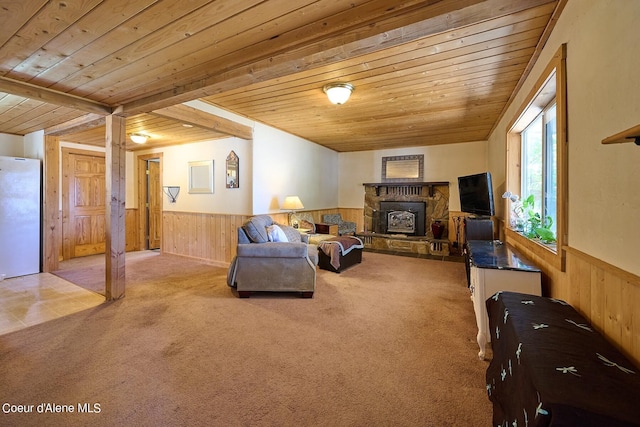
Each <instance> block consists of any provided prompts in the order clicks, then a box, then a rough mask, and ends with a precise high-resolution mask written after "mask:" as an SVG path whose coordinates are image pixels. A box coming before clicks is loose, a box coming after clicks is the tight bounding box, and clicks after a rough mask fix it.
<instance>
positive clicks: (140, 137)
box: [129, 133, 149, 144]
mask: <svg viewBox="0 0 640 427" xmlns="http://www.w3.org/2000/svg"><path fill="white" fill-rule="evenodd" d="M129 138H131V141H133V142H135V143H136V144H144V143H145V142H147V139H149V136H147V135H144V134H142V133H132V134H131V135H129Z"/></svg>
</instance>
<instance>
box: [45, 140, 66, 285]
mask: <svg viewBox="0 0 640 427" xmlns="http://www.w3.org/2000/svg"><path fill="white" fill-rule="evenodd" d="M42 166H43V167H42V171H43V179H42V183H43V189H42V190H43V198H42V271H43V272H44V273H48V272H51V271H56V270H57V269H58V265H59V264H58V258H59V256H60V237H61V233H62V230H61V229H60V218H59V215H60V192H59V188H58V186H59V185H60V184H59V178H58V177H59V174H60V140H59V137H57V136H49V135H47V136H45V137H44V162H43V165H42Z"/></svg>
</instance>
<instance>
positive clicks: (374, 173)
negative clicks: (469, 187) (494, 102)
mask: <svg viewBox="0 0 640 427" xmlns="http://www.w3.org/2000/svg"><path fill="white" fill-rule="evenodd" d="M413 154H423V155H424V181H425V182H429V181H447V182H449V209H450V210H452V211H457V210H460V196H459V193H458V177H459V176H463V175H470V174H473V173H480V172H485V171H487V170H488V169H487V168H488V165H487V143H486V141H480V142H469V143H460V144H445V145H433V146H425V147H412V148H402V149H394V150H376V151H358V152H353V153H340V156H339V168H340V175H339V176H340V198H339V207H342V208H362V207H363V206H364V187H363V186H362V184H363V183H366V182H381V180H382V158H383V157H388V156H406V155H413ZM494 192H495V189H494Z"/></svg>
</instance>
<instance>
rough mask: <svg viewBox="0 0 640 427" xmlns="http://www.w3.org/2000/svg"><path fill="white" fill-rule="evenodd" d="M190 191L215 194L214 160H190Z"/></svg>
mask: <svg viewBox="0 0 640 427" xmlns="http://www.w3.org/2000/svg"><path fill="white" fill-rule="evenodd" d="M189 193H191V194H213V160H203V161H199V162H189Z"/></svg>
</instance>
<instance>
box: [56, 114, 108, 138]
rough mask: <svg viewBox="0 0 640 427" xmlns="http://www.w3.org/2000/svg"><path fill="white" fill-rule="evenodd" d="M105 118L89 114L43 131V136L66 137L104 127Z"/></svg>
mask: <svg viewBox="0 0 640 427" xmlns="http://www.w3.org/2000/svg"><path fill="white" fill-rule="evenodd" d="M105 122H106V116H103V115H100V114H95V113H89V114H85V115H84V116H80V117H77V118H75V119H72V120H69V121H67V122H64V123H61V124H59V125H56V126H52V127H50V128H47V129H45V130H44V134H45V135H54V136H55V135H57V136H59V135H66V134H70V133H76V132H81V131H84V130H88V129H93V128H96V127H99V126H104V124H105Z"/></svg>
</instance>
